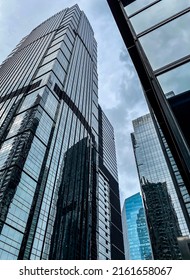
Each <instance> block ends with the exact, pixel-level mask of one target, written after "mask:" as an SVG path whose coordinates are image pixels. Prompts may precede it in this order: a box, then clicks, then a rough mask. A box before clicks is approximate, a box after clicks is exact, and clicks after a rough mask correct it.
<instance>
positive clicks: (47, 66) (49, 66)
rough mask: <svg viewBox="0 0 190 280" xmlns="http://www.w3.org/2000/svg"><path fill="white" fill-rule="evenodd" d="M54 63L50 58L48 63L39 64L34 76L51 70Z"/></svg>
mask: <svg viewBox="0 0 190 280" xmlns="http://www.w3.org/2000/svg"><path fill="white" fill-rule="evenodd" d="M54 63H55V61H54V60H52V61H50V62H49V63H46V64H45V65H43V66H41V67H40V68H39V70H38V72H37V75H36V77H39V76H41V75H43V74H44V73H47V72H48V71H50V70H52V68H53V65H54Z"/></svg>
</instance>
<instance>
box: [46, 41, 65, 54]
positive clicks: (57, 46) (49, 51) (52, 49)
mask: <svg viewBox="0 0 190 280" xmlns="http://www.w3.org/2000/svg"><path fill="white" fill-rule="evenodd" d="M61 44H62V42H60V43H58V44H56V45H54V46H52V47H50V48H49V50H48V51H47V55H48V54H50V53H52V52H54V51H56V50H58V49H60V47H61Z"/></svg>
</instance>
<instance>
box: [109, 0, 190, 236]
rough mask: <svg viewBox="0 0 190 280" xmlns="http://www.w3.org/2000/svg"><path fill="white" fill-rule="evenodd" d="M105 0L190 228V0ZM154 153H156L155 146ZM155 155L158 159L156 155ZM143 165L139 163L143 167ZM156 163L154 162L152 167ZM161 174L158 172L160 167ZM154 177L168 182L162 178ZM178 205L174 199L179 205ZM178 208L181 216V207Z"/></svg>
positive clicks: (148, 152)
mask: <svg viewBox="0 0 190 280" xmlns="http://www.w3.org/2000/svg"><path fill="white" fill-rule="evenodd" d="M107 1H108V3H109V6H110V8H111V10H112V13H113V16H114V18H115V20H116V22H117V25H118V27H119V30H120V32H121V34H122V37H123V39H124V42H125V45H126V47H127V49H128V52H129V54H130V56H131V58H132V61H133V63H134V66H135V68H136V70H137V73H138V76H139V78H140V81H141V84H142V86H143V90H144V94H145V97H146V99H147V101H148V105H149V108H150V112H151V115H152V117H153V119H154V124H155V127H156V130H157V133H158V137H159V140H160V143H161V146H162V149H163V151H164V155H165V158H166V161H167V164H168V166H169V169H170V174H171V176H172V180H173V182H174V186H175V190H176V194H177V198H176V199H175V198H173V195H174V194H172V193H171V189H170V184H168V182H167V181H166V182H167V188H168V191H169V193H170V195H171V199H172V201H173V199H174V200H175V201H177V200H178V201H179V202H180V205H181V206H180V207H181V209H182V212H183V216H184V217H185V223H186V225H187V227H188V232H189V230H190V172H189V170H190V137H189V135H190V133H189V123H188V119H189V108H190V101H189V100H190V88H189V70H188V69H189V68H188V67H189V62H190V49H189V35H190V33H189V27H188V26H189V25H188V23H189V17H190V1H189V0H184V1H177V0H175V1H170V0H150V1H149V0H134V1H130V0H122V1H118V0H107ZM171 2H172V3H171ZM150 151H151V147H150V146H148V148H147V150H146V152H147V155H148V154H150ZM151 153H152V155H153V157H155V153H156V151H152V152H151ZM152 160H153V161H154V162H155V163H156V159H155V158H152ZM143 164H145V163H144V162H143ZM146 166H147V164H146ZM142 168H143V166H141V167H140V166H139V169H142ZM152 168H154V167H153V166H151V164H150V167H149V169H150V171H151V169H152ZM157 173H158V175H160V173H161V172H160V171H159V169H158V171H157ZM163 174H164V171H163ZM149 176H150V174H149ZM151 176H153V175H151ZM151 182H155V183H156V182H165V181H164V178H163V181H160V179H159V178H158V179H157V181H151ZM175 196H176V195H174V197H175ZM177 204H179V203H175V204H174V205H175V209H176V207H178V206H177ZM176 213H177V215H179V214H178V211H176ZM178 220H179V222H180V227H181V226H182V224H185V223H184V221H182V219H179V218H178ZM181 221H182V222H181ZM181 230H182V233H185V232H187V231H186V230H185V231H184V227H183V228H181Z"/></svg>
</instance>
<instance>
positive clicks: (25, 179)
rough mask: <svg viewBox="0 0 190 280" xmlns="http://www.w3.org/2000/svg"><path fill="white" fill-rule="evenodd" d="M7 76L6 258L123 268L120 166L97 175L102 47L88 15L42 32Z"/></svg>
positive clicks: (0, 133)
mask: <svg viewBox="0 0 190 280" xmlns="http://www.w3.org/2000/svg"><path fill="white" fill-rule="evenodd" d="M0 75H1V85H0V94H1V96H0V106H1V107H0V117H1V118H0V259H99V258H100V259H102V258H104V259H124V254H123V243H122V232H121V215H120V207H119V206H118V205H119V199H118V197H119V195H118V194H119V189H118V183H117V168H116V163H115V165H114V166H109V165H108V164H105V165H106V169H105V170H106V172H107V174H108V176H107V174H105V171H104V170H101V166H99V157H100V155H101V153H99V147H100V143H101V141H102V136H101V135H100V134H99V131H100V130H102V131H104V128H102V126H103V125H102V124H100V122H99V118H100V112H99V105H98V77H97V45H96V41H95V39H94V33H93V30H92V28H91V25H90V23H89V21H88V19H87V17H86V16H85V14H84V13H83V12H82V11H81V10H80V9H79V7H78V6H77V5H75V6H73V7H71V8H67V9H64V10H63V11H61V12H59V13H57V14H56V15H54V16H52V17H51V18H49V19H47V20H46V21H44V22H43V23H42V24H40V25H39V26H37V27H36V28H35V29H34V30H33V31H32V32H31V33H30V34H29V35H28V36H26V37H25V38H23V39H22V40H21V42H20V43H19V44H18V45H17V46H16V48H15V49H14V50H13V51H12V53H11V54H10V55H9V56H8V58H7V59H6V60H5V61H4V62H3V63H2V64H1V67H0ZM112 136H113V135H112ZM103 138H104V132H103ZM108 139H109V136H108ZM110 141H112V146H114V145H115V143H114V139H113V138H112V140H110ZM104 148H105V149H108V148H106V145H103V153H104V154H105V153H106V152H104ZM112 152H115V151H114V150H112ZM103 158H105V162H106V156H105V157H103ZM113 158H114V155H113ZM102 166H104V164H103V165H102ZM113 178H114V180H112V179H113ZM100 182H101V183H100ZM102 182H103V183H102ZM102 184H103V186H104V185H105V189H106V190H105V192H104V190H103V194H101V188H100V185H102ZM112 188H114V190H115V193H116V194H117V195H116V196H115V197H113V195H112V191H111V189H112ZM105 194H106V198H104V199H103V198H102V195H103V196H104V195H105ZM101 199H102V204H101V207H102V208H103V209H104V215H103V217H101V218H100V212H101V211H100V209H101V207H100V201H101ZM114 204H115V205H116V209H117V215H115V216H114V213H115V212H114V211H115V208H114V209H113V206H112V205H114ZM105 213H106V214H105ZM112 214H113V215H112ZM106 215H107V217H106V218H105V216H106ZM100 221H101V222H100ZM111 225H112V226H111ZM116 229H117V230H118V232H119V235H118V238H117V236H116Z"/></svg>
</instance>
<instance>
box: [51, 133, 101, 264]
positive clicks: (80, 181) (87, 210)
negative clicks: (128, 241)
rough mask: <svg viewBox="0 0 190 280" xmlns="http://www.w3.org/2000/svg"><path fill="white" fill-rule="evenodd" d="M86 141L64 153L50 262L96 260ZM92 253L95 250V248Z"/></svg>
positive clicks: (92, 182) (89, 154) (90, 162)
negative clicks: (59, 260) (57, 260)
mask: <svg viewBox="0 0 190 280" xmlns="http://www.w3.org/2000/svg"><path fill="white" fill-rule="evenodd" d="M94 152H95V151H94V150H93V148H92V147H91V144H90V141H89V139H88V138H84V139H82V140H80V141H79V142H78V143H76V144H75V145H74V146H72V147H71V148H70V149H69V150H68V151H67V152H66V153H65V159H64V160H65V165H64V168H63V175H62V180H61V183H60V188H59V192H58V202H57V211H56V219H55V225H54V230H53V236H52V240H51V251H50V258H51V259H83V260H85V259H97V253H96V250H94V251H93V252H95V254H94V255H93V253H92V251H91V249H92V248H93V246H96V243H95V244H93V237H92V235H94V240H95V236H96V230H92V227H93V222H94V221H95V220H96V217H93V214H92V210H91V209H92V204H93V205H94V207H95V203H96V195H95V194H96V192H95V190H96V184H97V182H96V181H95V180H93V178H95V176H93V173H95V174H96V162H95V161H93V160H94V159H95V157H94V155H93V153H94ZM95 249H96V248H95Z"/></svg>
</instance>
